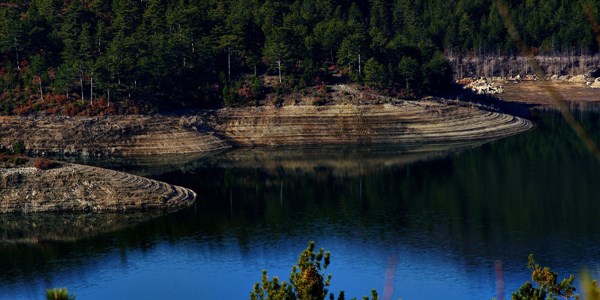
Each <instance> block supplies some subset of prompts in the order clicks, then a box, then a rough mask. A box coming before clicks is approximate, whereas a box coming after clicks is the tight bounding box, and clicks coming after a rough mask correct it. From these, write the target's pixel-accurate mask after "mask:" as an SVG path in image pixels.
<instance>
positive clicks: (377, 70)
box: [365, 58, 386, 87]
mask: <svg viewBox="0 0 600 300" xmlns="http://www.w3.org/2000/svg"><path fill="white" fill-rule="evenodd" d="M385 80H386V73H385V67H384V66H383V65H381V64H380V63H379V62H378V61H377V60H376V59H375V58H369V60H367V63H366V64H365V83H366V84H367V85H368V86H371V87H381V86H382V85H383V83H384V82H385Z"/></svg>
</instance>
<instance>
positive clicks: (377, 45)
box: [0, 0, 600, 115]
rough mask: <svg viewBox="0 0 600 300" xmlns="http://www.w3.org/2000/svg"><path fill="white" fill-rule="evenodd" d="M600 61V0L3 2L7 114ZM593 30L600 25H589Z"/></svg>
mask: <svg viewBox="0 0 600 300" xmlns="http://www.w3.org/2000/svg"><path fill="white" fill-rule="evenodd" d="M498 3H503V4H502V5H506V6H505V8H507V11H508V16H509V17H510V19H511V21H512V22H513V23H514V26H515V27H516V29H517V31H518V32H519V33H520V36H521V38H522V40H523V42H525V44H527V45H528V46H529V47H531V50H532V51H533V52H534V53H540V54H547V55H560V54H564V53H569V54H571V55H573V54H576V55H583V54H586V55H589V54H596V53H598V50H599V49H598V44H597V41H596V39H595V34H594V28H598V26H597V24H596V23H595V22H596V20H595V16H598V15H599V14H598V12H599V11H600V1H585V0H582V1H567V0H526V1H517V0H510V1H493V0H423V1H421V0H369V1H350V0H262V1H259V0H228V1H221V0H135V1H133V0H110V1H100V0H78V1H77V0H29V1H23V0H7V1H3V2H2V3H0V114H29V113H31V112H35V111H36V110H40V109H45V110H46V111H48V112H50V113H59V114H67V115H75V114H79V113H82V112H84V113H86V114H98V113H101V114H102V113H115V112H120V113H139V112H140V111H142V112H143V111H145V110H147V109H148V108H151V107H154V108H156V107H160V108H162V109H172V108H181V107H221V106H239V105H248V104H251V103H257V102H256V101H257V99H259V98H260V97H263V96H264V94H265V93H267V92H275V93H279V94H285V93H288V92H290V91H294V90H296V91H297V90H300V89H302V88H304V87H307V86H318V85H323V84H328V83H331V82H336V81H347V82H356V83H359V84H364V85H367V86H370V87H372V88H376V89H379V90H382V91H385V92H387V93H390V94H394V95H396V96H400V97H415V96H417V97H418V96H421V95H424V94H429V95H431V94H433V95H435V94H443V93H444V91H445V90H446V89H448V87H449V86H450V84H451V81H452V73H453V70H452V68H451V66H450V64H449V62H448V60H447V59H446V57H447V56H448V54H449V53H452V54H453V55H456V54H459V55H464V56H477V55H487V54H493V55H517V54H518V49H517V47H516V45H515V42H514V41H513V40H512V39H511V37H510V36H509V34H508V33H507V30H506V28H505V23H504V20H503V19H502V17H501V14H500V13H499V11H500V10H499V9H498V7H496V6H497V5H498ZM594 24H596V26H593V25H594Z"/></svg>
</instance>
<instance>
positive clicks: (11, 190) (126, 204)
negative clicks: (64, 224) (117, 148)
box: [0, 163, 196, 213]
mask: <svg viewBox="0 0 600 300" xmlns="http://www.w3.org/2000/svg"><path fill="white" fill-rule="evenodd" d="M195 199H196V194H195V193H194V192H193V191H191V190H189V189H186V188H182V187H179V186H174V185H170V184H167V183H164V182H160V181H156V180H152V179H147V178H144V177H140V176H135V175H130V174H127V173H122V172H117V171H112V170H107V169H102V168H97V167H91V166H84V165H77V164H66V163H65V164H62V165H61V166H60V167H57V168H54V169H49V170H40V169H37V168H33V167H29V168H10V169H0V213H31V212H67V211H72V212H92V211H93V212H99V211H139V210H175V209H179V208H183V207H187V206H190V205H191V204H192V203H194V201H195Z"/></svg>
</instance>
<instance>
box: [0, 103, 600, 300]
mask: <svg viewBox="0 0 600 300" xmlns="http://www.w3.org/2000/svg"><path fill="white" fill-rule="evenodd" d="M578 117H579V118H580V119H581V120H582V121H583V122H584V124H585V126H586V128H588V130H590V131H591V132H592V135H593V137H594V138H595V140H596V141H600V134H598V133H599V131H598V128H599V125H600V121H599V118H598V117H599V114H598V113H582V114H578ZM535 121H536V124H537V127H536V129H534V130H532V131H530V132H527V133H525V134H521V135H518V136H514V137H510V138H506V139H502V140H498V141H493V142H490V143H486V144H483V145H475V146H474V145H470V146H466V147H463V148H461V149H459V150H453V151H447V152H445V151H444V152H440V151H432V152H420V153H406V150H405V149H399V148H393V147H387V148H381V147H378V148H373V147H355V148H319V149H297V148H287V149H276V150H275V149H267V150H261V149H256V150H236V151H230V152H226V153H221V154H216V155H212V156H208V157H203V158H199V159H194V160H193V161H189V162H184V163H180V164H175V165H172V166H170V167H169V166H167V167H165V166H164V164H163V165H162V166H161V167H160V168H153V167H148V168H143V167H141V168H140V167H139V166H138V167H135V168H134V167H121V168H130V169H131V170H133V171H135V172H138V173H142V174H146V175H148V176H151V177H154V178H157V179H160V180H164V181H167V182H170V183H174V184H179V185H182V186H185V187H189V188H191V189H193V190H195V191H196V192H197V193H198V195H199V197H198V201H197V204H196V205H195V206H194V207H192V208H190V209H186V210H183V211H179V212H177V213H173V214H169V215H162V216H152V217H151V218H149V220H143V221H139V220H138V221H136V222H131V224H132V225H131V226H129V227H127V226H120V227H117V228H119V229H115V230H116V231H112V232H104V233H99V234H96V235H90V234H89V233H87V234H82V237H81V238H80V239H73V238H70V239H69V241H56V238H52V239H46V238H44V236H43V233H42V236H40V237H38V239H40V240H41V241H40V242H39V243H36V244H26V243H14V242H12V241H8V240H7V239H5V240H4V241H3V242H1V243H0V299H41V298H43V295H44V291H45V289H46V288H49V287H68V288H69V291H70V292H72V293H74V294H75V295H76V296H77V299H106V296H107V295H110V298H111V299H165V298H168V299H247V298H248V296H249V292H250V290H251V288H252V285H253V283H254V282H256V281H258V280H259V279H260V273H261V270H262V269H267V270H268V273H269V275H271V276H273V275H276V276H279V277H280V278H285V279H287V277H288V275H289V273H290V270H291V265H292V264H294V263H295V262H296V260H297V257H298V255H299V253H300V252H301V251H302V250H303V249H304V248H305V247H306V244H307V243H308V241H310V240H314V241H315V242H316V244H317V246H318V247H324V248H325V249H326V250H329V251H331V253H332V255H331V256H332V263H331V265H330V267H329V268H328V269H327V273H330V274H332V276H333V278H332V285H331V289H330V290H331V291H333V292H338V291H340V290H344V291H345V293H346V295H347V296H351V297H355V296H356V297H361V296H363V295H368V294H370V290H371V289H372V288H375V289H377V290H378V292H379V294H380V295H383V294H384V290H386V289H387V290H388V291H390V292H392V293H393V297H392V299H399V298H402V299H440V298H445V299H490V298H492V297H498V296H499V289H498V286H497V277H498V275H499V276H500V277H501V278H502V279H503V281H504V294H503V295H502V294H501V295H500V297H502V296H506V297H509V298H510V293H511V292H512V291H514V290H516V289H517V288H518V287H519V286H520V285H521V284H522V283H523V282H525V281H526V280H528V279H529V278H530V273H529V272H528V271H527V269H526V263H527V255H528V254H529V253H534V254H536V256H537V260H538V262H539V263H540V264H542V265H549V266H551V267H552V268H553V269H555V270H556V271H558V272H559V275H560V276H561V277H563V276H566V275H567V274H569V273H573V274H575V275H576V276H577V275H579V272H580V270H581V269H582V268H584V267H587V268H590V269H591V270H592V271H593V272H594V274H596V277H598V276H597V275H598V272H597V269H598V267H599V266H600V222H599V218H598V216H599V215H600V201H599V200H600V199H599V195H600V184H599V182H600V163H599V162H598V161H596V160H595V159H594V158H593V157H592V156H591V155H590V154H589V153H588V152H587V151H586V150H585V149H584V148H583V147H582V146H581V143H580V142H579V141H578V140H577V139H576V138H575V137H574V136H573V134H571V131H570V129H569V128H568V127H566V126H565V125H564V123H563V122H562V120H561V119H560V117H558V116H557V115H554V114H544V115H543V116H538V117H536V118H535ZM429 149H431V147H429ZM44 218H45V219H43V220H46V221H44V223H45V222H49V221H47V219H48V218H50V219H52V218H54V219H55V220H54V219H53V220H54V221H52V222H56V224H63V225H62V226H65V227H67V228H69V227H70V229H71V230H72V229H74V228H75V226H74V225H70V224H72V223H70V222H69V221H64V220H63V219H61V218H64V216H45V217H44ZM133 219H135V218H133ZM107 220H113V219H112V218H107ZM136 220H137V219H136ZM14 222H18V220H17V221H15V220H14V218H13V219H10V220H8V221H7V219H6V218H4V219H2V222H1V223H0V225H1V226H3V227H2V228H1V229H2V231H3V232H2V234H3V236H4V237H7V236H13V237H14V236H15V235H18V236H21V237H27V236H30V235H36V234H40V233H39V232H37V233H36V232H35V230H33V231H32V229H31V228H37V227H36V226H33V225H32V224H35V222H36V221H35V220H31V219H26V218H25V221H23V222H25V223H24V224H26V225H21V224H19V223H16V225H15V223H14ZM37 222H38V223H40V221H37ZM95 222H103V223H104V224H106V223H108V222H113V221H104V219H102V220H100V221H98V220H95ZM9 223H10V224H11V226H10V228H12V229H10V230H12V231H14V230H15V229H14V228H15V227H17V228H25V227H27V228H28V229H27V230H25V229H23V230H22V231H18V232H16V233H15V232H7V231H9V229H7V228H8V227H9V226H8V225H7V224H9ZM65 224H66V225H65ZM76 224H78V225H77V226H85V224H84V223H83V222H77V223H76ZM90 224H94V223H93V222H92V223H90ZM111 224H112V223H111ZM60 226H61V225H57V226H56V227H54V226H51V228H59V227H60ZM89 227H93V228H97V227H98V226H96V225H90V226H89ZM47 230H48V229H47ZM50 230H54V229H50ZM61 230H63V229H61ZM64 230H67V229H64ZM32 232H33V233H32ZM73 234H76V233H70V235H69V236H71V235H73ZM65 235H66V234H65ZM46 236H47V235H46ZM497 263H499V264H501V265H502V270H503V271H502V272H501V273H497V271H496V268H495V264H497ZM386 274H387V275H386ZM386 282H387V283H388V284H386ZM501 292H502V290H500V293H501Z"/></svg>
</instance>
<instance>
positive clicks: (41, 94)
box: [39, 77, 44, 101]
mask: <svg viewBox="0 0 600 300" xmlns="http://www.w3.org/2000/svg"><path fill="white" fill-rule="evenodd" d="M39 84H40V97H41V98H42V101H44V91H43V90H42V77H40V81H39Z"/></svg>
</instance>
